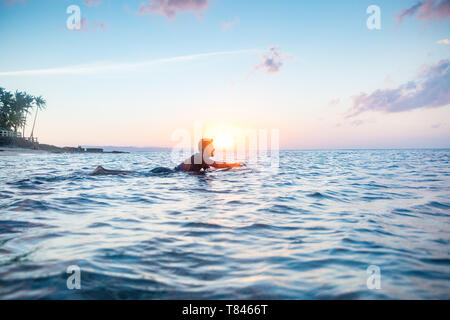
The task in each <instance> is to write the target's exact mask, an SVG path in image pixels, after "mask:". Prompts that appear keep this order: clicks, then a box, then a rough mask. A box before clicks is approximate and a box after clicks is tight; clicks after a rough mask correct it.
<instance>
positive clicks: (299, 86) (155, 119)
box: [0, 0, 450, 148]
mask: <svg viewBox="0 0 450 320" xmlns="http://www.w3.org/2000/svg"><path fill="white" fill-rule="evenodd" d="M0 1H1V3H0V37H1V39H2V40H3V41H2V42H3V45H2V50H1V51H0V86H2V87H5V88H6V89H8V90H16V89H18V90H26V91H28V92H30V93H32V94H36V95H37V94H42V95H43V96H44V97H45V98H46V99H47V102H48V106H47V110H45V112H43V113H41V114H40V115H39V121H38V127H37V129H36V130H37V134H38V136H39V138H40V140H41V141H42V142H47V143H54V144H57V145H77V144H83V145H89V144H91V145H92V144H98V145H136V146H151V145H153V146H157V145H158V146H170V145H171V144H172V143H173V142H172V141H171V133H172V132H173V131H174V130H176V129H177V128H186V129H189V128H191V127H192V126H193V122H194V121H197V120H200V121H203V122H204V123H205V124H206V125H210V126H217V125H221V124H225V125H230V126H234V127H243V128H269V129H270V128H279V129H280V132H281V134H280V139H281V146H282V147H283V148H371V147H450V145H449V141H450V122H449V119H450V117H449V116H450V111H449V103H448V100H447V99H448V97H447V95H445V90H446V89H447V88H448V85H449V83H448V75H447V72H448V68H447V69H445V70H444V71H442V72H444V73H441V74H440V75H439V78H436V77H435V76H434V75H431V73H428V75H427V76H425V78H420V76H419V75H420V74H421V72H422V73H423V70H424V69H425V70H434V69H431V68H432V67H433V66H436V65H437V64H438V63H439V62H440V61H446V60H448V59H449V53H450V45H448V44H444V43H445V42H442V43H443V44H438V43H437V42H438V41H439V40H445V39H448V38H450V34H449V32H448V30H450V28H449V27H450V25H449V19H448V15H446V14H445V13H442V12H444V11H443V10H442V8H444V9H445V10H447V8H448V7H450V5H448V1H440V0H436V1H434V3H431V4H433V5H434V6H435V7H436V6H437V5H440V4H442V6H443V7H440V8H439V12H437V11H432V10H431V9H432V7H431V9H427V8H426V7H425V6H424V7H423V8H422V9H419V11H417V12H415V13H414V14H411V15H410V16H406V17H405V18H404V19H403V20H402V21H401V23H399V22H398V21H397V19H396V16H397V15H398V14H399V12H401V10H403V9H407V8H411V7H412V6H414V5H415V4H416V3H417V2H416V1H411V0H402V1H373V0H372V1H361V0H358V1H258V2H255V1H243V0H240V1H232V0H213V1H208V0H177V1H178V2H180V3H184V5H185V6H184V7H182V8H184V9H186V10H178V11H177V10H175V16H171V17H168V16H166V15H164V14H159V13H158V12H157V10H153V11H149V12H147V13H148V14H146V15H140V14H139V8H140V6H141V4H144V5H148V4H149V1H148V0H147V1H144V0H137V1H133V0H129V1H125V0H123V1H121V0H115V1H112V0H111V1H108V0H100V1H98V2H97V3H95V1H91V2H88V4H90V3H95V4H97V5H96V6H88V5H86V1H84V0H83V1H81V0H78V1H76V0H59V1H57V0H54V1H50V0H40V1H37V0H23V1H12V0H0ZM161 1H164V0H151V1H150V5H153V6H155V5H156V6H157V5H160V4H161V3H159V2H161ZM196 1H197V2H196ZM428 1H431V0H426V1H425V4H427V3H428ZM175 2H176V1H175ZM441 2H442V3H441ZM72 4H75V5H78V6H79V7H80V8H81V16H82V18H83V19H85V20H84V21H86V24H85V25H84V26H85V30H82V31H73V30H68V29H67V27H66V20H67V18H68V17H69V15H68V14H67V13H66V9H67V7H68V6H70V5H72ZM199 4H200V5H199ZM373 4H374V5H378V6H379V7H380V9H381V30H369V29H368V28H367V27H366V20H367V18H368V16H369V15H368V14H367V13H366V8H367V7H368V6H369V5H373ZM447 5H448V6H447ZM177 8H179V7H177ZM175 9H176V8H175ZM420 10H422V11H420ZM426 10H428V11H426ZM230 22H231V26H230V27H229V28H227V29H224V28H223V24H224V23H230ZM269 48H276V49H275V50H276V51H275V52H276V53H277V54H279V56H277V57H275V59H274V60H271V61H268V60H267V59H268V58H271V57H272V56H271V55H272V54H273V52H272V51H271V50H270V49H269ZM169 58H175V59H169ZM270 62H278V63H280V65H279V66H278V65H276V64H275V65H272V66H274V69H272V71H273V72H269V71H270V69H269V66H268V65H267V63H270ZM124 65H126V66H124ZM80 66H84V69H83V70H84V71H80ZM258 66H259V68H258ZM61 68H63V70H66V71H62V72H60V73H56V72H54V70H55V69H61ZM89 69H91V71H89ZM32 70H44V71H41V72H37V73H34V74H33V73H30V72H28V71H32ZM52 70H53V71H52ZM67 70H71V71H70V72H68V71H67ZM73 70H77V73H74V72H73ZM17 71H27V72H28V73H27V72H25V73H22V74H14V72H17ZM427 77H428V78H427ZM429 77H433V78H432V79H430V78H429ZM428 80H429V81H428ZM411 81H412V82H416V83H418V86H419V85H422V84H423V86H424V88H425V89H417V90H422V91H426V90H427V91H426V92H418V93H415V92H413V93H411V92H410V91H407V90H406V89H405V91H402V92H401V93H399V91H398V88H403V87H402V86H403V85H404V84H406V83H408V82H411ZM427 81H428V82H427ZM436 82H438V83H439V88H441V91H440V94H441V97H439V98H436V99H434V100H433V98H430V97H429V96H430V95H432V94H434V95H436V93H435V92H436V91H433V90H434V89H433V90H431V88H429V87H428V86H427V83H428V84H430V86H431V85H432V84H434V83H436ZM405 88H406V87H405ZM442 88H443V89H442ZM377 90H381V91H380V92H379V94H378V95H372V93H374V92H377ZM383 90H384V91H383ZM396 90H397V91H396ZM442 90H444V93H443V92H442ZM361 94H365V97H366V98H364V99H360V100H359V101H362V102H361V103H362V104H364V105H363V107H362V108H363V109H364V110H368V111H364V112H362V113H360V114H358V115H357V116H354V117H348V112H349V110H351V109H352V108H353V107H355V100H354V98H355V97H357V96H360V95H361ZM393 94H401V95H403V96H405V97H406V96H407V95H408V96H409V95H411V94H412V95H413V98H414V97H417V99H416V100H418V99H419V98H420V99H422V100H423V99H424V98H423V97H424V96H426V97H428V99H429V100H430V101H428V100H427V101H423V102H421V103H418V104H417V107H415V108H412V109H409V108H408V107H405V108H404V109H405V110H402V111H401V112H397V110H396V109H395V108H396V107H397V106H399V105H401V103H402V102H404V101H405V99H404V97H395V99H397V100H400V101H397V100H396V101H394V102H392V103H391V105H392V106H391V107H386V108H384V107H380V106H379V103H378V104H377V102H376V101H375V102H374V99H375V98H376V97H377V99H379V96H380V95H381V96H382V99H386V97H387V96H388V95H389V97H391V96H392V95H393ZM437 94H439V93H437ZM402 99H403V100H402ZM422 100H421V101H422ZM431 100H433V101H431ZM436 100H437V101H436ZM382 101H385V100H382ZM409 101H410V100H406V102H408V103H409ZM406 102H405V103H406ZM387 103H389V102H387ZM413 104H414V105H415V103H413ZM408 105H409V104H408ZM392 111H395V112H392Z"/></svg>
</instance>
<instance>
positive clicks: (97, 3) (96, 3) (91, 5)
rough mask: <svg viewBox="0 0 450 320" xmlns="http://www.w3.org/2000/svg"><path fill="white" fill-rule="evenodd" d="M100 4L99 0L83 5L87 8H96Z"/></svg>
mask: <svg viewBox="0 0 450 320" xmlns="http://www.w3.org/2000/svg"><path fill="white" fill-rule="evenodd" d="M101 3H102V2H101V1H100V0H86V1H84V4H85V5H86V6H88V7H98V6H99V5H100V4H101Z"/></svg>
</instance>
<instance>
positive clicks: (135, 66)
mask: <svg viewBox="0 0 450 320" xmlns="http://www.w3.org/2000/svg"><path fill="white" fill-rule="evenodd" d="M257 51H258V50H255V49H250V50H235V51H219V52H210V53H200V54H192V55H187V56H178V57H171V58H163V59H155V60H147V61H140V62H132V63H114V64H91V65H80V66H69V67H61V68H50V69H35V70H21V71H7V72H0V77H1V76H42V75H70V74H72V75H73V74H95V73H100V72H110V71H122V72H127V71H139V70H143V68H147V67H151V66H154V65H160V64H165V63H174V62H184V61H192V60H200V59H206V58H210V57H215V56H225V55H238V54H248V53H255V52H257Z"/></svg>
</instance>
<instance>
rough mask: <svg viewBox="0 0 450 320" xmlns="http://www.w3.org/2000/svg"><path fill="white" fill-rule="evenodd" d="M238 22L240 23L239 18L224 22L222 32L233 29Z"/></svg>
mask: <svg viewBox="0 0 450 320" xmlns="http://www.w3.org/2000/svg"><path fill="white" fill-rule="evenodd" d="M239 22H240V20H239V18H235V19H234V20H232V21H228V22H224V23H222V30H223V31H227V30H229V29H231V28H233V27H234V26H235V25H236V24H238V23H239Z"/></svg>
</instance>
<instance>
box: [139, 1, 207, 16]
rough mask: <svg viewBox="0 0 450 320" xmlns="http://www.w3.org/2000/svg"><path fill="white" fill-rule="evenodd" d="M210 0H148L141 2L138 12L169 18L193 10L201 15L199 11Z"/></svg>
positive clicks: (203, 8) (205, 6)
mask: <svg viewBox="0 0 450 320" xmlns="http://www.w3.org/2000/svg"><path fill="white" fill-rule="evenodd" d="M209 3H210V0H148V2H147V3H145V2H142V3H141V5H140V7H139V10H138V14H139V15H152V14H160V15H164V16H166V17H167V18H169V19H172V18H175V16H176V15H177V14H179V13H183V12H193V13H197V15H200V16H201V13H200V12H201V11H203V10H205V9H206V8H208V6H209Z"/></svg>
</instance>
